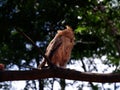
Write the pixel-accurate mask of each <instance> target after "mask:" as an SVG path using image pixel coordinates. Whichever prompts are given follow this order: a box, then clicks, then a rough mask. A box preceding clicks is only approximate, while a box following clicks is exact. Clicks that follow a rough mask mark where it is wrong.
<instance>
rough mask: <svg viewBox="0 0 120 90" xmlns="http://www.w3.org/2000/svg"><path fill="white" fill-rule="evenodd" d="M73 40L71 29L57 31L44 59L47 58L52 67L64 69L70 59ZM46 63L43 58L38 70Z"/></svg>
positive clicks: (67, 27)
mask: <svg viewBox="0 0 120 90" xmlns="http://www.w3.org/2000/svg"><path fill="white" fill-rule="evenodd" d="M74 39H75V37H74V33H73V30H72V28H71V27H69V26H66V29H64V30H58V32H57V34H56V35H55V37H54V38H53V40H52V41H51V42H50V43H49V45H48V47H47V49H46V53H45V55H46V57H47V58H49V60H51V62H52V63H53V64H54V65H56V66H58V67H62V68H65V67H66V64H67V62H68V61H69V59H70V55H71V51H72V48H73V46H74ZM46 63H47V62H46V60H45V59H44V58H43V62H42V64H40V65H39V66H38V68H42V67H43V66H45V64H46Z"/></svg>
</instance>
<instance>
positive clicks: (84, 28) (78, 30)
mask: <svg viewBox="0 0 120 90" xmlns="http://www.w3.org/2000/svg"><path fill="white" fill-rule="evenodd" d="M85 30H87V28H86V27H80V26H79V27H78V28H77V29H76V30H75V33H81V32H82V31H85Z"/></svg>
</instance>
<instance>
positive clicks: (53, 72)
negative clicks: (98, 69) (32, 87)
mask: <svg viewBox="0 0 120 90" xmlns="http://www.w3.org/2000/svg"><path fill="white" fill-rule="evenodd" d="M45 78H63V79H69V80H78V81H88V82H99V83H107V82H108V83H112V82H120V73H115V74H113V73H108V74H98V73H88V72H80V71H75V70H70V69H62V68H52V69H42V70H29V71H0V82H3V81H14V80H35V79H45Z"/></svg>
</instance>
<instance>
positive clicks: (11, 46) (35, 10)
mask: <svg viewBox="0 0 120 90" xmlns="http://www.w3.org/2000/svg"><path fill="white" fill-rule="evenodd" d="M119 15H120V1H119V0H103V1H101V2H100V1H98V0H1V1H0V31H1V32H0V63H4V64H6V66H7V65H8V66H9V64H12V65H14V64H16V65H18V66H19V67H21V64H22V63H21V62H22V60H25V63H26V64H27V65H29V64H30V63H31V61H32V60H33V59H35V60H36V63H37V64H39V61H40V60H41V56H40V55H39V53H38V51H37V50H36V49H35V48H34V47H32V46H31V47H29V48H27V47H26V45H31V43H30V42H28V41H27V40H26V39H25V38H24V37H23V36H22V35H21V34H19V33H18V32H17V31H16V30H15V27H19V28H21V30H22V31H23V32H25V33H26V34H27V35H28V36H29V37H30V38H31V39H32V40H33V41H34V42H35V43H37V44H38V43H39V44H38V46H39V47H41V49H42V50H43V52H45V48H46V46H47V44H48V43H49V41H50V40H51V39H52V38H53V37H54V35H55V33H56V31H57V30H58V29H63V28H64V26H65V25H70V26H72V28H73V29H74V30H75V37H76V44H75V46H74V49H73V52H72V58H73V59H76V60H79V59H81V58H83V57H87V58H89V57H94V56H98V57H101V56H103V55H106V56H107V59H108V62H110V63H112V64H114V65H116V66H119V63H120V56H119V54H120V53H119V50H118V46H116V41H117V40H119V39H118V38H116V37H117V36H116V35H115V34H114V33H113V31H114V30H116V32H117V35H119V34H120V16H119ZM111 21H112V22H113V23H112V25H111V26H110V22H111ZM119 47H120V46H119Z"/></svg>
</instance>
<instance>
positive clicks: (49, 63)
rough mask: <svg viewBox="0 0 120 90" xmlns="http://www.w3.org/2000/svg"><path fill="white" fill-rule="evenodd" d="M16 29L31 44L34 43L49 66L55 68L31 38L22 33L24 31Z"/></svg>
mask: <svg viewBox="0 0 120 90" xmlns="http://www.w3.org/2000/svg"><path fill="white" fill-rule="evenodd" d="M15 29H16V30H17V31H18V32H19V33H20V34H21V35H22V36H23V37H25V38H26V39H27V40H28V41H29V42H30V43H32V45H33V46H34V47H35V48H36V49H37V50H38V51H39V54H40V55H42V56H43V57H44V58H45V59H46V61H47V62H48V65H49V66H50V67H53V66H55V65H54V64H53V63H52V62H51V61H50V60H49V59H48V58H47V57H46V56H45V54H44V53H43V52H42V50H41V49H40V48H39V47H38V46H37V45H36V44H35V42H34V41H33V40H32V39H31V38H30V37H29V36H27V35H26V34H25V33H24V32H22V30H21V29H20V28H18V27H15Z"/></svg>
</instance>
